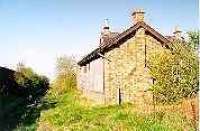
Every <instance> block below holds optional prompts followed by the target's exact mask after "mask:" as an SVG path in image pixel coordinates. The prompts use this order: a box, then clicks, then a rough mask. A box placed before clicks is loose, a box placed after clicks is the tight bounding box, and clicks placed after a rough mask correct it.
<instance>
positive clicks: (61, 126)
mask: <svg viewBox="0 0 200 131" xmlns="http://www.w3.org/2000/svg"><path fill="white" fill-rule="evenodd" d="M47 99H51V100H56V101H57V104H56V107H55V108H52V109H49V110H47V111H44V112H42V114H41V117H40V119H39V127H38V130H39V131H43V130H55V131H56V130H61V131H62V130H75V131H79V130H80V131H82V130H85V131H96V130H97V131H98V130H99V131H102V130H103V131H108V130H118V131H124V130H130V131H140V130H141V131H147V130H148V131H179V130H180V131H181V130H184V129H187V130H195V129H194V127H193V126H192V123H191V121H189V120H187V119H186V118H185V117H183V116H182V115H181V114H180V113H178V112H171V113H169V112H168V113H164V112H157V113H156V114H153V113H149V114H143V113H139V112H135V111H134V108H137V107H135V105H131V104H123V105H121V106H118V105H113V106H106V107H105V106H90V104H89V103H88V102H87V100H86V99H84V98H82V97H81V94H80V93H78V92H76V91H72V92H68V93H65V94H63V95H61V96H59V97H57V98H56V97H55V96H49V97H48V98H47ZM154 117H155V118H154Z"/></svg>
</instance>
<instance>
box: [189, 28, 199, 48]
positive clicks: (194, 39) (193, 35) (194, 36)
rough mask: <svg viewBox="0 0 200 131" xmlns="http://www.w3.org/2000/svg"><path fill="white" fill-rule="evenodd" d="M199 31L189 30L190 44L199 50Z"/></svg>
mask: <svg viewBox="0 0 200 131" xmlns="http://www.w3.org/2000/svg"><path fill="white" fill-rule="evenodd" d="M199 33H200V32H199V31H189V32H187V34H188V36H189V42H188V45H189V46H190V47H191V48H192V49H195V50H197V49H198V46H199Z"/></svg>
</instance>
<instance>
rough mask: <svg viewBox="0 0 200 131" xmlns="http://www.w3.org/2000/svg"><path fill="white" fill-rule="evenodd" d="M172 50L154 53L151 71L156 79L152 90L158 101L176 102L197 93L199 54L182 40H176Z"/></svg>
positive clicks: (150, 66) (151, 59) (150, 61)
mask: <svg viewBox="0 0 200 131" xmlns="http://www.w3.org/2000/svg"><path fill="white" fill-rule="evenodd" d="M170 48H171V50H165V51H161V52H158V53H156V54H154V55H153V54H152V56H151V57H150V59H149V61H148V62H149V72H150V74H151V75H152V77H153V78H154V79H155V84H154V85H153V86H152V88H151V90H152V91H153V92H154V94H155V96H156V98H157V100H158V101H161V102H176V101H178V100H180V99H181V98H184V97H190V96H192V94H195V93H197V91H198V86H199V81H198V72H199V68H198V55H197V54H196V53H195V52H194V49H192V48H190V47H188V46H187V44H186V43H183V42H181V41H174V42H173V43H172V44H171V47H170Z"/></svg>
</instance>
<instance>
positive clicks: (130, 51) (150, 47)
mask: <svg viewBox="0 0 200 131" xmlns="http://www.w3.org/2000/svg"><path fill="white" fill-rule="evenodd" d="M164 49H165V48H164V47H162V44H161V43H160V42H159V41H157V40H156V39H154V38H153V37H151V36H150V35H146V34H145V30H144V29H143V28H140V29H139V30H138V31H137V32H136V35H135V36H134V37H132V38H131V39H129V40H127V41H126V42H125V43H124V44H122V45H121V46H120V47H119V48H115V49H113V50H111V51H109V52H107V53H106V54H105V56H106V57H107V58H108V59H109V60H110V62H109V61H105V75H104V77H105V78H104V79H105V103H106V104H116V103H118V98H119V96H118V94H119V93H118V90H119V88H120V90H121V97H122V102H131V103H140V102H142V103H144V102H151V100H152V95H151V93H150V92H149V91H148V88H149V87H150V86H151V85H152V84H153V80H152V78H151V76H150V75H149V74H148V68H147V67H146V66H147V65H146V64H147V61H148V58H149V55H150V54H152V53H155V52H156V51H160V50H164ZM145 50H146V51H145ZM145 63H146V64H145ZM145 65H146V66H145Z"/></svg>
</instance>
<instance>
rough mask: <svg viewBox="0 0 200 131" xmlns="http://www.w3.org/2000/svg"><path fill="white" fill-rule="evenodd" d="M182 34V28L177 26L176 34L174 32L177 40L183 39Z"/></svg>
mask: <svg viewBox="0 0 200 131" xmlns="http://www.w3.org/2000/svg"><path fill="white" fill-rule="evenodd" d="M181 33H182V31H181V30H180V28H179V27H178V26H176V27H175V29H174V32H173V34H174V36H175V38H176V39H181V38H182V36H181Z"/></svg>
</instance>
